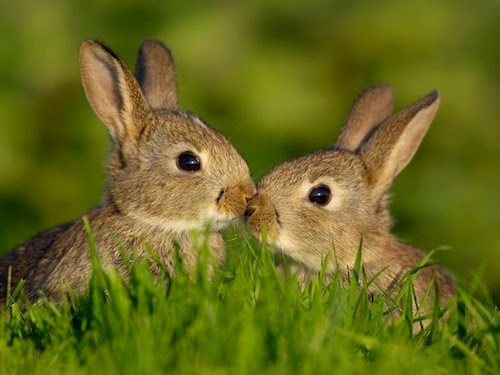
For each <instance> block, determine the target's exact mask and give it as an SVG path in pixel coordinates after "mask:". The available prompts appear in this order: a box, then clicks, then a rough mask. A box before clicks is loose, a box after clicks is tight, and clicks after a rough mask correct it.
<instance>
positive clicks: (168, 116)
mask: <svg viewBox="0 0 500 375" xmlns="http://www.w3.org/2000/svg"><path fill="white" fill-rule="evenodd" d="M156 125H157V126H156V129H155V131H154V133H155V135H154V136H153V137H154V138H155V139H156V140H158V142H161V147H162V148H163V150H164V151H166V152H172V153H179V152H182V151H193V152H196V153H199V154H200V156H202V158H203V159H204V161H205V162H207V161H209V162H210V165H211V169H213V170H219V171H221V175H222V174H223V175H224V176H226V177H229V176H234V175H235V174H239V175H240V177H241V178H246V177H248V176H249V170H248V166H247V164H246V162H245V161H244V160H243V158H242V157H241V155H240V154H239V153H238V152H237V151H236V149H235V148H234V146H233V145H232V144H231V143H230V142H229V141H228V140H227V139H226V138H225V137H224V136H223V135H222V134H221V133H219V132H218V131H217V130H215V129H213V128H211V127H209V126H208V125H207V124H205V123H204V122H203V121H202V120H201V119H200V118H199V117H197V116H196V115H193V114H188V113H184V112H180V111H179V112H170V113H163V114H162V113H160V114H159V115H158V121H157V124H156Z"/></svg>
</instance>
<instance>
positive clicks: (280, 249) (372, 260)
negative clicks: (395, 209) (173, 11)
mask: <svg viewBox="0 0 500 375" xmlns="http://www.w3.org/2000/svg"><path fill="white" fill-rule="evenodd" d="M393 101H394V99H393V93H392V89H391V88H390V86H388V85H378V86H374V87H372V88H369V89H367V90H365V91H364V92H362V93H361V94H360V95H359V96H358V98H357V100H356V101H355V102H354V104H353V106H352V108H351V111H350V113H349V116H348V118H347V121H346V122H345V125H344V126H343V128H342V131H341V133H340V136H339V138H338V140H337V142H336V143H335V145H334V146H333V147H329V148H326V149H324V150H321V151H316V152H313V153H311V154H309V155H305V156H302V157H299V158H297V159H294V160H289V161H286V162H284V163H283V164H281V165H279V166H277V167H276V168H274V169H273V170H271V171H270V172H268V173H267V174H266V175H265V176H264V177H263V178H262V179H261V180H260V181H259V182H258V183H257V194H256V195H255V196H254V197H253V198H252V199H251V200H250V202H249V204H248V207H247V210H246V212H245V219H246V221H247V224H248V226H249V227H250V229H251V231H252V232H253V234H254V235H255V236H257V237H259V238H260V239H261V240H262V235H261V231H262V229H263V223H265V224H266V231H267V242H268V243H269V244H270V245H271V249H273V247H274V251H277V253H278V254H280V255H281V259H282V262H281V264H277V267H278V270H279V271H280V273H283V267H284V263H288V264H289V266H290V268H291V270H292V272H297V273H298V276H299V280H300V281H301V283H302V284H305V283H307V281H309V280H310V279H311V278H312V277H313V276H314V274H315V273H316V274H317V272H318V271H319V270H320V268H321V266H322V261H324V260H325V258H328V260H329V262H328V263H327V267H328V269H327V271H328V272H329V274H332V272H334V271H335V270H337V265H338V270H339V271H340V272H341V275H343V276H344V278H345V277H347V276H348V275H349V273H350V270H352V267H353V266H354V264H355V259H356V255H357V252H358V249H359V247H360V244H361V239H362V248H361V251H362V259H363V264H364V269H365V272H366V275H367V278H368V280H370V279H371V278H374V277H375V276H376V275H377V274H378V275H377V276H376V277H375V282H374V283H372V284H371V285H370V287H369V292H370V293H373V294H375V293H388V295H392V296H395V294H396V293H397V292H398V284H399V282H400V281H401V279H402V277H403V276H404V275H405V273H407V272H408V271H409V270H410V269H413V268H414V267H417V266H418V265H419V263H420V262H421V261H422V260H423V258H424V254H423V253H422V252H421V251H420V250H417V249H415V248H413V247H411V246H409V245H406V244H404V243H401V242H398V241H397V240H396V238H395V237H394V236H393V235H392V234H391V232H390V230H391V216H390V213H389V209H388V193H387V192H388V190H389V188H390V186H391V184H392V182H393V180H394V178H395V176H396V175H398V174H399V173H400V172H401V170H402V169H403V168H404V167H405V166H406V165H407V164H408V163H409V162H410V160H411V158H412V157H413V155H414V154H415V152H416V150H417V148H418V146H419V144H420V142H421V141H422V139H423V137H424V135H425V133H426V131H427V129H428V128H429V126H430V124H431V121H432V120H433V118H434V115H435V114H436V111H437V108H438V105H439V95H438V92H436V91H434V92H431V93H430V94H429V95H427V96H426V97H424V98H422V99H420V100H419V101H417V102H415V103H413V104H412V105H410V106H408V107H406V108H404V109H403V110H401V111H400V112H398V113H396V114H392V110H393ZM276 258H279V257H276ZM434 279H435V282H436V284H437V287H438V290H439V297H440V301H441V302H443V303H444V302H445V301H448V300H450V299H451V298H452V296H453V295H454V294H455V285H454V282H453V280H452V278H451V277H450V276H449V275H448V274H447V273H446V271H445V270H443V269H442V268H441V267H440V266H438V265H434V266H429V267H424V268H422V269H421V270H420V271H419V272H418V275H417V277H416V279H415V281H414V289H415V295H416V297H417V304H418V305H419V306H420V305H421V304H422V303H423V301H422V300H423V299H424V296H425V295H426V292H427V290H428V288H429V287H430V289H429V295H428V296H427V298H425V302H424V306H428V305H430V304H432V303H434V296H435V294H434V288H433V286H432V285H431V284H432V283H433V280H434ZM414 308H416V306H414ZM427 311H429V309H427Z"/></svg>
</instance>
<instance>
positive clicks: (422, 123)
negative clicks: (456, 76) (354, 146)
mask: <svg viewBox="0 0 500 375" xmlns="http://www.w3.org/2000/svg"><path fill="white" fill-rule="evenodd" d="M438 106H439V93H438V92H437V91H433V92H431V93H430V94H429V95H427V96H426V97H424V98H422V99H420V100H418V101H417V102H415V103H413V104H412V105H410V106H408V107H406V108H404V109H403V110H401V111H400V112H398V113H396V114H394V115H393V116H391V117H389V118H388V119H387V120H386V121H384V122H383V123H382V124H381V125H380V126H379V127H378V128H377V129H375V131H374V132H373V134H372V135H371V136H370V137H369V139H368V140H367V141H366V143H365V144H364V145H363V146H362V148H361V150H360V155H361V157H362V158H363V159H364V160H365V162H366V165H367V166H368V168H369V170H370V172H371V174H372V176H373V181H374V183H375V185H376V186H378V187H379V188H380V189H381V190H382V191H386V190H387V189H388V188H389V187H390V185H391V184H392V181H393V179H394V177H395V176H396V175H398V174H399V172H401V171H402V170H403V168H404V167H406V165H407V164H408V163H409V162H410V160H411V159H412V157H413V155H414V154H415V152H416V151H417V148H418V146H419V145H420V143H421V142H422V139H423V138H424V135H425V133H426V132H427V130H428V129H429V126H430V124H431V122H432V120H433V119H434V116H435V114H436V111H437V109H438Z"/></svg>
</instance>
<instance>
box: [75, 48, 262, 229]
mask: <svg viewBox="0 0 500 375" xmlns="http://www.w3.org/2000/svg"><path fill="white" fill-rule="evenodd" d="M80 70H81V77H82V83H83V86H84V89H85V93H86V95H87V98H88V100H89V102H90V104H91V106H92V107H93V109H94V111H95V113H96V114H97V116H98V117H99V118H100V119H101V121H102V122H103V123H104V124H105V125H106V127H107V129H108V131H109V134H110V136H111V138H112V141H113V142H112V143H113V146H112V151H111V155H110V158H109V161H108V165H107V169H108V174H109V180H108V184H107V189H106V197H105V200H106V203H107V204H110V205H113V206H115V208H116V210H118V211H119V212H120V213H122V214H124V215H126V216H128V217H130V218H133V219H135V220H137V221H139V222H141V223H145V224H149V225H151V226H153V227H156V228H159V229H162V230H165V231H167V232H183V231H190V230H193V229H203V228H204V227H205V226H206V225H207V224H208V223H210V224H211V228H212V229H214V230H219V229H222V228H224V227H226V226H227V225H228V223H230V222H231V221H232V220H234V219H236V218H238V217H240V216H242V215H243V213H244V211H245V207H246V205H247V201H248V200H249V199H250V198H251V197H252V196H253V195H254V193H255V187H254V184H253V182H252V180H251V178H250V173H249V169H248V166H247V164H246V163H245V161H244V160H243V158H242V157H241V156H240V155H239V154H238V152H237V151H236V150H235V148H234V147H233V146H232V145H231V143H229V141H228V140H227V139H226V138H225V137H224V136H223V135H222V134H220V133H219V132H217V131H216V130H214V129H212V128H210V127H209V126H208V125H207V124H205V123H204V122H203V121H202V120H200V118H199V117H197V116H196V115H194V114H190V113H187V112H184V111H182V110H181V109H179V107H178V105H177V90H176V80H175V70H174V64H173V61H172V57H171V54H170V52H169V50H168V49H167V48H166V47H165V46H164V45H163V44H162V43H160V42H158V41H156V40H146V41H145V42H143V44H142V45H141V47H140V49H139V53H138V57H137V62H136V73H135V76H134V75H133V74H132V73H131V72H130V70H129V69H128V68H127V66H126V65H125V63H124V62H123V61H122V60H121V59H120V58H119V57H118V56H117V55H116V54H115V53H114V52H113V51H111V50H110V49H109V48H107V47H106V46H104V45H102V44H101V43H99V42H96V41H86V42H84V43H83V44H82V46H81V49H80Z"/></svg>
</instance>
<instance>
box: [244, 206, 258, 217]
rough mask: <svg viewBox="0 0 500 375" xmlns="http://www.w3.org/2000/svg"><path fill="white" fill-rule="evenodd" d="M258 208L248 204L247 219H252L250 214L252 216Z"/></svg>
mask: <svg viewBox="0 0 500 375" xmlns="http://www.w3.org/2000/svg"><path fill="white" fill-rule="evenodd" d="M256 210H257V209H256V208H255V207H254V206H248V207H247V209H246V210H245V220H248V219H250V216H252V215H253V213H254V212H255V211H256Z"/></svg>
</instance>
